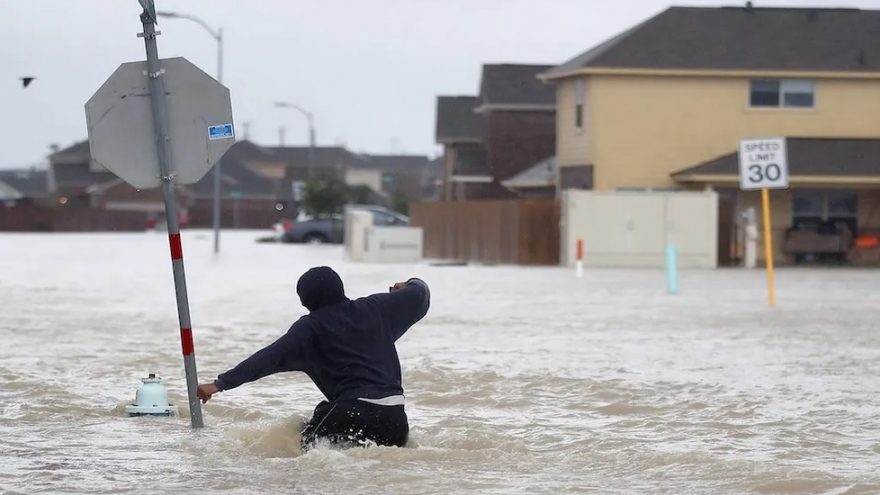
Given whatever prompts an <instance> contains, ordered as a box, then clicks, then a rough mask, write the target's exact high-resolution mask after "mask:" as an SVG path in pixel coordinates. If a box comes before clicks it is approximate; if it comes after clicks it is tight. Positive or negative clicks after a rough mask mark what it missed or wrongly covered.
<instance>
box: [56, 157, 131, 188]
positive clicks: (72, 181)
mask: <svg viewBox="0 0 880 495" xmlns="http://www.w3.org/2000/svg"><path fill="white" fill-rule="evenodd" d="M51 167H52V171H53V174H54V176H55V184H56V186H57V187H88V186H91V185H94V184H103V183H104V182H107V181H110V180H113V179H115V178H116V176H115V175H113V174H112V173H111V172H92V171H90V170H89V164H88V162H86V163H62V164H53V165H51Z"/></svg>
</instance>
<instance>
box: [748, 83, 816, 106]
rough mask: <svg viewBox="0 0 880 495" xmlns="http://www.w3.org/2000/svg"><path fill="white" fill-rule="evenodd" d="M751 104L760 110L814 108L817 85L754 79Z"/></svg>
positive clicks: (751, 85) (751, 86) (750, 98)
mask: <svg viewBox="0 0 880 495" xmlns="http://www.w3.org/2000/svg"><path fill="white" fill-rule="evenodd" d="M749 104H750V105H751V106H752V107H758V108H813V107H814V106H815V105H816V85H815V83H813V81H806V80H801V79H781V80H780V79H754V80H752V81H751V82H750V88H749Z"/></svg>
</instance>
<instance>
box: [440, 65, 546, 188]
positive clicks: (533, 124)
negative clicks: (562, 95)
mask: <svg viewBox="0 0 880 495" xmlns="http://www.w3.org/2000/svg"><path fill="white" fill-rule="evenodd" d="M552 67H553V66H551V65H532V64H485V65H483V70H482V76H481V79H480V86H479V87H480V91H479V94H478V95H477V96H439V97H438V98H437V121H436V135H435V139H436V142H437V143H438V144H440V145H442V146H443V147H444V156H445V157H446V164H445V165H446V170H445V172H444V197H445V199H446V200H453V199H459V200H463V199H502V198H512V197H517V196H518V193H517V192H516V190H512V189H510V188H507V187H505V186H504V185H503V183H504V182H505V181H507V180H508V179H511V178H513V177H514V176H516V175H518V174H520V173H522V172H524V171H526V170H528V169H530V168H532V167H534V166H536V164H538V163H539V162H541V161H543V160H546V159H548V158H550V157H552V156H553V155H554V153H555V146H556V91H555V88H554V87H552V86H549V85H546V84H544V83H543V82H542V81H540V80H539V79H538V75H539V74H541V73H543V72H546V71H547V70H550V69H551V68H552Z"/></svg>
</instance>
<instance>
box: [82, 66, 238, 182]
mask: <svg viewBox="0 0 880 495" xmlns="http://www.w3.org/2000/svg"><path fill="white" fill-rule="evenodd" d="M161 67H162V70H163V71H164V75H162V78H163V80H164V83H165V101H166V107H167V114H168V131H169V136H171V138H170V143H169V144H170V148H171V173H172V175H173V178H174V182H175V183H176V184H178V185H187V184H194V183H196V182H198V181H199V180H201V179H202V178H203V177H204V176H205V174H206V173H208V171H209V170H210V169H211V167H212V166H214V164H215V163H217V161H219V160H220V159H221V158H222V157H223V155H224V154H225V153H226V151H227V150H229V148H230V147H231V146H232V144H233V143H234V141H235V135H234V132H233V124H232V103H231V100H230V96H229V89H227V88H226V87H225V86H223V85H222V84H220V83H219V82H217V80H215V79H214V78H213V77H211V76H210V75H208V74H206V73H205V72H204V71H202V70H201V69H199V68H198V67H196V66H195V65H193V64H192V63H190V62H189V61H188V60H186V59H185V58H183V57H176V58H168V59H162V60H161ZM85 110H86V122H87V126H88V133H89V146H90V148H91V154H92V158H93V159H94V160H95V161H96V162H97V163H98V164H100V165H101V166H103V167H104V168H106V169H107V170H109V171H111V172H113V173H114V174H116V175H117V176H118V177H119V178H121V179H122V180H124V181H125V182H127V183H129V184H131V185H132V186H133V187H135V188H137V189H150V188H156V187H159V185H160V184H161V178H160V177H159V175H160V174H159V159H158V156H157V152H156V132H155V130H154V127H153V120H152V110H151V106H150V89H149V77H148V75H147V64H146V62H129V63H125V64H122V65H120V66H119V68H118V69H116V71H115V72H114V73H113V75H111V76H110V78H109V79H107V81H106V82H105V83H104V84H103V85H102V86H101V87H100V88H99V89H98V91H97V92H95V94H94V95H93V96H92V97H91V99H89V101H88V102H87V103H86V105H85Z"/></svg>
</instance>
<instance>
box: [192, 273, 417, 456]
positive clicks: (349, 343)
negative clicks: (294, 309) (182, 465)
mask: <svg viewBox="0 0 880 495" xmlns="http://www.w3.org/2000/svg"><path fill="white" fill-rule="evenodd" d="M296 292H297V294H299V298H300V301H301V302H302V305H303V306H305V307H306V309H308V310H309V314H307V315H305V316H303V317H301V318H300V319H299V320H297V321H296V322H295V323H294V324H293V325H292V326H291V327H290V329H289V330H288V331H287V333H286V334H284V335H283V336H282V337H281V338H279V339H278V340H276V341H275V342H274V343H272V344H270V345H269V346H267V347H265V348H263V349H261V350H260V351H257V352H256V353H255V354H254V355H253V356H251V357H249V358H247V359H245V360H244V361H242V362H241V363H240V364H239V365H238V366H236V367H235V368H232V369H231V370H229V371H227V372H226V373H223V374H221V375H220V376H218V377H217V379H216V380H215V381H214V383H206V384H203V385H199V389H198V395H199V398H200V399H201V400H202V402H207V401H208V400H209V399H210V398H211V396H212V395H214V394H216V393H217V392H223V391H226V390H232V389H234V388H235V387H238V386H240V385H243V384H245V383H248V382H253V381H256V380H259V379H260V378H263V377H265V376H269V375H272V374H275V373H281V372H286V371H302V372H304V373H305V374H307V375H308V376H309V378H311V379H312V381H313V382H314V383H315V385H316V386H317V387H318V389H319V390H320V391H321V393H323V394H324V396H325V397H326V398H327V400H326V401H321V403H320V404H318V406H317V407H316V408H315V412H314V415H313V416H312V418H311V419H310V420H308V421H306V422H305V424H304V425H303V432H302V448H303V451H305V450H308V449H309V448H310V447H312V446H314V443H315V441H316V440H318V439H326V440H329V441H330V442H332V443H334V444H336V445H338V446H342V447H353V446H356V445H364V444H365V443H366V442H374V443H376V444H378V445H385V446H397V447H403V446H404V445H405V444H406V441H407V438H408V436H409V423H408V422H407V417H406V412H405V410H404V397H403V387H402V386H401V380H400V360H399V359H398V357H397V349H396V348H395V347H394V343H395V342H396V341H397V339H399V338H400V337H401V336H403V334H404V333H406V331H407V330H409V328H410V327H411V326H413V325H414V324H415V323H416V322H418V321H419V320H421V319H422V318H423V317H424V316H425V315H426V314H427V312H428V308H429V306H430V304H431V292H430V290H429V289H428V285H427V284H425V282H424V281H422V280H420V279H417V278H411V279H409V280H408V281H406V282H399V283H396V284H394V286H393V287H391V288H390V290H389V293H387V294H382V293H380V294H373V295H371V296H368V297H362V298H360V299H355V300H351V299H349V298H348V297H346V296H345V289H344V287H343V285H342V280H341V279H340V278H339V275H337V274H336V272H335V271H333V270H332V269H330V268H328V267H326V266H321V267H316V268H312V269H310V270H309V271H307V272H306V273H305V274H303V276H302V277H300V279H299V282H297V284H296Z"/></svg>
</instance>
